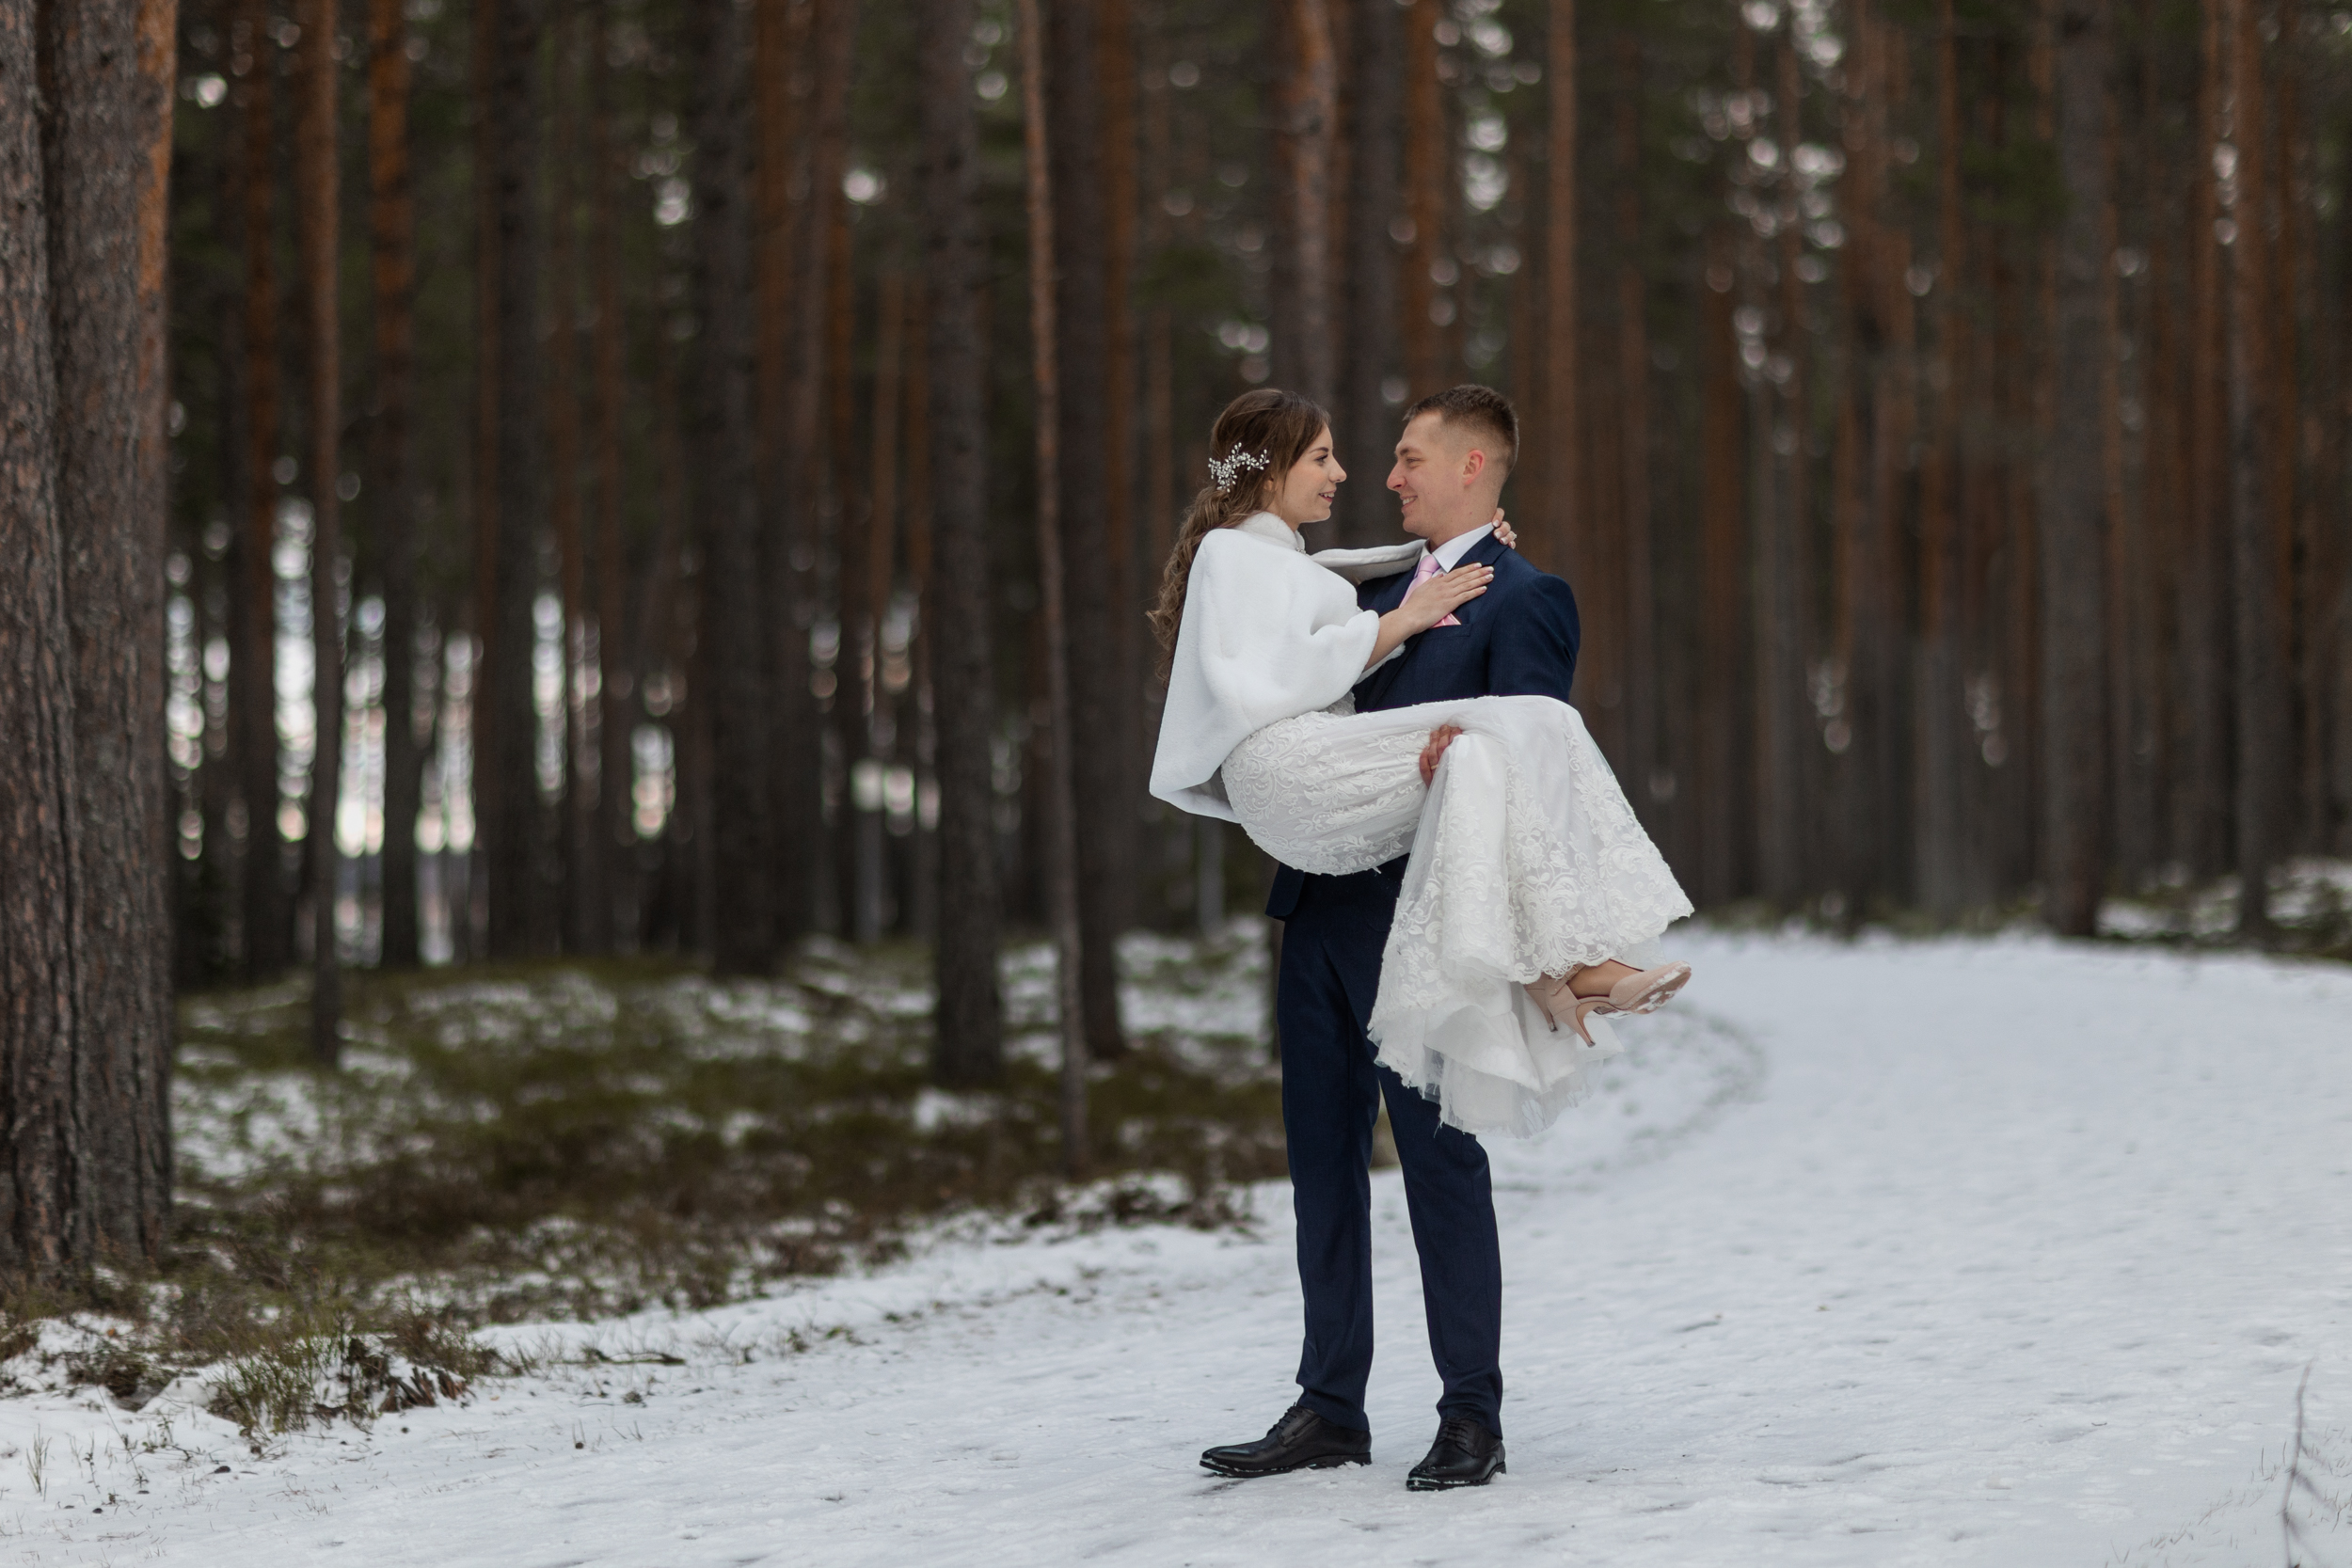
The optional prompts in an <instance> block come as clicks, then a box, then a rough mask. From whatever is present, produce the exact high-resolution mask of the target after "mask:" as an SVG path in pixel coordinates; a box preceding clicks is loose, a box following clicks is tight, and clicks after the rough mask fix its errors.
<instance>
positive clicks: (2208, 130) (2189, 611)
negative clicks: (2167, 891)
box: [2172, 0, 2231, 876]
mask: <svg viewBox="0 0 2352 1568" xmlns="http://www.w3.org/2000/svg"><path fill="white" fill-rule="evenodd" d="M2228 3H2229V0H2205V3H2204V5H2203V7H2202V13H2203V27H2202V29H2201V47H2200V50H2199V71H2198V85H2197V104H2196V114H2195V118H2194V120H2193V122H2192V130H2191V135H2190V141H2189V149H2188V153H2189V168H2188V170H2187V173H2188V177H2189V181H2190V185H2191V191H2192V194H2191V197H2190V199H2189V211H2188V291H2189V341H2188V356H2187V360H2188V374H2189V378H2190V384H2189V393H2188V427H2189V428H2188V441H2187V443H2186V444H2187V448H2188V502H2187V504H2186V505H2185V507H2184V508H2183V509H2182V521H2183V523H2184V525H2185V528H2184V537H2183V539H2182V541H2181V556H2182V561H2183V566H2182V569H2181V572H2180V576H2179V578H2178V581H2179V585H2180V605H2179V618H2180V619H2179V624H2180V668H2181V673H2182V690H2181V693H2180V699H2181V723H2180V726H2179V729H2178V731H2177V732H2176V738H2177V739H2178V741H2179V743H2180V756H2179V764H2180V774H2181V776H2180V779H2179V781H2178V783H2177V784H2176V785H2175V787H2174V791H2173V797H2172V799H2173V808H2174V814H2175V815H2174V826H2173V846H2174V849H2173V852H2174V853H2175V854H2176V855H2178V856H2180V857H2181V858H2182V859H2183V860H2185V862H2186V863H2187V864H2188V866H2189V869H2190V870H2191V871H2192V872H2194V873H2196V874H2198V875H2201V876H2210V875H2212V874H2213V873H2215V872H2217V871H2220V870H2222V869H2223V868H2224V867H2226V866H2227V865H2228V864H2229V858H2230V854H2231V848H2230V846H2229V844H2228V842H2227V836H2228V835H2227V833H2226V831H2225V830H2226V828H2227V825H2228V821H2229V810H2230V796H2229V754H2230V753H2229V748H2230V725H2231V719H2230V713H2229V710H2228V709H2227V708H2226V707H2225V706H2224V705H2223V693H2224V691H2225V690H2226V689H2227V683H2228V681H2229V678H2230V660H2231V645H2230V641H2229V635H2230V634H2229V628H2230V619H2229V594H2228V592H2227V589H2226V586H2225V585H2226V584H2227V583H2228V582H2229V580H2230V575H2229V572H2230V555H2229V551H2228V549H2227V548H2226V546H2227V543H2228V537H2229V535H2228V531H2227V530H2226V528H2224V527H2223V526H2221V524H2220V522H2219V519H2221V518H2223V517H2225V516H2226V515H2228V513H2227V507H2228V494H2229V491H2228V486H2227V483H2226V478H2227V469H2226V467H2225V465H2224V451H2225V447H2224V438H2225V434H2226V423H2227V413H2228V404H2227V400H2226V397H2225V393H2226V389H2227V375H2226V373H2225V372H2226V366H2227V360H2226V352H2227V351H2226V342H2225V339H2224V336H2223V330H2222V323H2223V311H2222V309H2221V304H2222V293H2223V280H2222V253H2221V248H2220V246H2219V245H2218V244H2217V241H2216V239H2215V230H2216V226H2217V223H2218V221H2219V219H2220V215H2221V214H2220V200H2219V191H2218V186H2217V178H2216V176H2215V173H2214V166H2213V159H2214V150H2215V145H2216V143H2217V142H2218V141H2220V140H2221V139H2222V138H2221V135H2220V127H2221V95H2222V83H2223V76H2222V71H2223V67H2224V65H2225V63H2226V62H2225V58H2224V56H2223V55H2222V50H2221V40H2222V31H2221V24H2222V15H2223V12H2224V10H2225V8H2226V7H2227V5H2228Z"/></svg>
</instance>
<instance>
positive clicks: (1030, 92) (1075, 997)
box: [1016, 0, 1092, 1181]
mask: <svg viewBox="0 0 2352 1568" xmlns="http://www.w3.org/2000/svg"><path fill="white" fill-rule="evenodd" d="M1038 5H1039V0H1018V7H1017V10H1016V15H1017V17H1018V22H1017V24H1016V25H1017V26H1018V28H1019V31H1020V36H1021V107H1022V119H1023V126H1024V136H1025V140H1024V146H1023V150H1024V153H1025V165H1026V173H1027V181H1026V186H1027V188H1026V196H1027V206H1028V239H1029V336H1030V341H1031V344H1032V346H1033V352H1034V354H1035V356H1036V375H1037V489H1038V519H1037V548H1038V578H1039V581H1038V589H1039V594H1038V597H1039V600H1040V606H1039V614H1038V617H1037V625H1038V628H1039V630H1040V632H1041V635H1042V640H1043V642H1044V652H1045V658H1044V664H1045V682H1046V691H1047V697H1046V711H1047V713H1048V714H1049V716H1050V718H1049V721H1048V722H1049V724H1050V731H1049V735H1050V742H1049V743H1050V746H1051V751H1050V753H1049V756H1050V765H1049V767H1048V768H1047V779H1046V788H1045V790H1044V791H1043V793H1044V796H1045V810H1044V812H1043V813H1042V814H1041V816H1043V818H1044V823H1045V828H1046V833H1047V837H1048V843H1049V853H1048V854H1047V856H1046V857H1045V859H1046V865H1045V876H1046V879H1047V881H1048V884H1049V892H1048V895H1047V899H1046V902H1047V904H1048V906H1049V908H1050V911H1051V918H1052V921H1053V928H1054V949H1055V960H1056V961H1055V975H1056V983H1057V990H1058V992H1059V995H1058V1001H1059V1004H1060V1006H1059V1011H1060V1014H1061V1019H1060V1022H1061V1141H1062V1173H1063V1175H1064V1176H1066V1177H1067V1178H1068V1179H1069V1180H1073V1181H1076V1180H1084V1178H1085V1177H1086V1175H1087V1172H1088V1169H1089V1165H1090V1164H1091V1163H1092V1162H1091V1160H1090V1158H1089V1149H1088V1141H1089V1140H1088V1132H1087V1060H1088V1050H1087V1047H1088V1036H1089V1029H1088V1027H1087V1019H1086V1004H1085V982H1084V978H1083V975H1082V971H1083V969H1084V967H1085V961H1084V958H1083V948H1082V938H1081V936H1080V934H1079V933H1080V908H1081V905H1080V898H1079V887H1080V861H1079V853H1078V832H1077V802H1076V788H1075V780H1074V778H1073V773H1074V771H1075V770H1074V769H1073V767H1072V766H1071V753H1072V752H1074V751H1075V750H1077V747H1076V746H1075V744H1074V740H1075V735H1076V732H1075V730H1074V728H1073V722H1074V718H1075V708H1076V705H1075V704H1074V703H1073V701H1072V699H1071V681H1070V649H1069V641H1068V638H1069V632H1068V626H1067V621H1066V619H1065V617H1064V614H1063V609H1062V606H1063V600H1064V596H1065V594H1068V592H1069V584H1068V582H1067V580H1066V578H1065V576H1064V573H1063V570H1062V564H1063V563H1062V549H1063V541H1062V527H1061V516H1060V513H1061V501H1062V496H1061V472H1062V468H1061V453H1060V451H1058V450H1057V449H1058V447H1059V444H1060V441H1061V436H1062V430H1063V423H1062V420H1061V409H1060V404H1061V401H1062V398H1063V394H1064V390H1065V388H1063V386H1062V384H1061V364H1062V359H1061V347H1060V344H1059V342H1058V341H1057V339H1058V336H1059V329H1060V310H1059V304H1058V301H1057V297H1056V295H1057V293H1058V292H1059V291H1057V288H1056V286H1055V273H1056V271H1057V267H1058V263H1059V262H1060V261H1061V260H1062V253H1061V251H1060V249H1059V248H1058V231H1059V229H1060V228H1061V227H1062V226H1061V224H1060V222H1059V221H1058V219H1057V213H1056V210H1055V203H1056V200H1057V189H1056V186H1057V181H1056V179H1055V176H1056V174H1057V164H1058V163H1059V162H1060V160H1059V159H1057V158H1055V157H1053V156H1052V155H1051V153H1050V152H1049V148H1050V146H1051V145H1052V144H1053V143H1054V142H1055V141H1056V140H1057V130H1058V128H1057V126H1055V125H1053V124H1051V123H1049V122H1048V120H1047V119H1046V114H1045V102H1046V91H1045V88H1046V76H1045V59H1046V54H1047V39H1046V37H1045V27H1044V24H1043V22H1042V21H1041V19H1040V17H1039V15H1038ZM1061 41H1064V42H1066V41H1067V40H1061ZM1061 57H1063V58H1066V59H1070V60H1073V61H1076V62H1079V63H1080V69H1081V70H1083V69H1084V61H1085V58H1086V56H1085V52H1084V51H1082V50H1077V49H1071V50H1069V51H1068V53H1067V54H1066V55H1063V56H1061ZM1056 80H1057V84H1058V83H1059V82H1060V80H1061V78H1060V76H1059V75H1058V73H1057V78H1056Z"/></svg>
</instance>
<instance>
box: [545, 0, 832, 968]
mask: <svg viewBox="0 0 2352 1568" xmlns="http://www.w3.org/2000/svg"><path fill="white" fill-rule="evenodd" d="M611 26H612V6H611V5H610V4H609V3H606V0H596V3H595V5H594V11H593V21H592V24H591V26H590V30H589V38H588V166H589V180H590V182H591V183H590V187H589V220H588V221H589V269H590V279H591V281H590V288H591V291H592V294H593V298H594V301H595V315H596V327H595V331H594V336H593V339H592V348H591V353H592V355H593V356H594V365H593V367H592V368H593V372H594V375H595V387H596V392H595V404H594V406H593V408H592V411H591V414H590V418H591V419H592V420H594V421H595V424H594V430H595V434H594V447H595V452H596V464H595V471H596V660H597V671H598V686H597V692H598V702H599V704H600V711H599V713H598V723H597V728H596V741H597V746H598V759H597V764H596V805H597V808H598V811H597V816H598V817H599V818H600V823H599V825H598V826H597V827H596V830H595V832H596V839H597V851H596V852H597V854H598V856H599V857H600V858H601V859H602V861H603V863H604V865H605V867H606V870H607V876H606V879H605V886H604V895H605V896H604V904H603V908H602V912H603V916H604V923H605V932H606V941H607V942H608V944H610V945H621V944H623V943H622V939H623V937H624V934H625V930H624V927H621V925H620V916H619V913H618V911H620V910H621V909H624V908H626V909H628V910H629V911H636V910H637V909H638V907H639V904H640V890H639V888H638V883H637V878H636V874H635V867H636V858H635V856H634V855H633V854H632V853H631V852H630V851H631V850H633V849H634V847H635V846H636V843H637V824H636V811H635V802H634V800H632V799H631V790H632V786H633V784H635V760H634V755H633V753H632V752H631V749H630V740H631V736H630V731H631V729H632V728H633V724H634V718H635V714H636V711H637V708H636V699H637V692H638V689H639V688H640V686H641V685H642V683H643V682H644V665H643V663H642V661H641V657H632V656H641V655H642V650H641V649H639V648H637V647H635V646H633V645H632V642H631V641H630V640H629V639H628V636H627V633H626V629H625V628H626V625H627V622H628V587H627V584H628V552H627V549H626V547H625V546H624V545H623V544H622V540H621V514H622V502H623V498H622V495H621V472H622V470H621V451H622V447H621V441H622V436H621V400H622V398H623V396H624V395H625V393H624V385H625V384H624V381H623V377H622V371H621V359H622V354H623V351H624V347H625V344H626V341H627V337H628V320H627V318H626V317H625V315H624V314H623V310H622V306H621V257H620V235H619V232H618V230H617V224H616V209H617V208H618V206H619V199H618V193H617V188H618V187H619V185H620V183H621V182H622V181H623V180H624V179H625V178H626V171H625V169H624V167H623V166H622V164H621V162H620V159H619V157H618V155H617V153H616V151H615V149H614V146H613V137H612V117H613V114H614V112H615V104H614V103H613V95H612V31H611ZM802 684H803V689H805V687H806V684H807V683H806V682H803V683H802ZM628 945H634V944H633V943H628Z"/></svg>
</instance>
